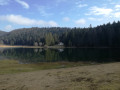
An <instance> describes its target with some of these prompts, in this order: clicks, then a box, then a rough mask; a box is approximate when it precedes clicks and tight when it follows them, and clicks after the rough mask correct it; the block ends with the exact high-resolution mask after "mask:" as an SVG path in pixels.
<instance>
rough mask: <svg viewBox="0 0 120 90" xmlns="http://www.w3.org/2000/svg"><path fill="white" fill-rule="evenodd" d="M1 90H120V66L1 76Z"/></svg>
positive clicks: (118, 64)
mask: <svg viewBox="0 0 120 90" xmlns="http://www.w3.org/2000/svg"><path fill="white" fill-rule="evenodd" d="M0 90H120V62H118V63H110V64H101V65H91V66H80V67H73V68H62V69H52V70H40V71H34V72H26V73H18V74H7V75H0Z"/></svg>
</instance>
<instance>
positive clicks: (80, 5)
mask: <svg viewBox="0 0 120 90" xmlns="http://www.w3.org/2000/svg"><path fill="white" fill-rule="evenodd" d="M87 6H88V5H87V4H79V5H78V6H77V7H79V8H82V7H87Z"/></svg>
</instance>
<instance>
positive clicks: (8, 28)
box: [4, 25, 13, 31]
mask: <svg viewBox="0 0 120 90" xmlns="http://www.w3.org/2000/svg"><path fill="white" fill-rule="evenodd" d="M4 29H5V30H6V31H11V30H12V29H13V27H12V26H11V25H7V26H5V28H4Z"/></svg>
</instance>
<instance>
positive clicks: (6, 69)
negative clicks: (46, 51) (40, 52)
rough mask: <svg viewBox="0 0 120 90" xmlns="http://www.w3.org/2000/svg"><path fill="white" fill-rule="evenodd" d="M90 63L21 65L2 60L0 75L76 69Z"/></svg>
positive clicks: (14, 61) (12, 61) (0, 62)
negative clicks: (68, 68)
mask: <svg viewBox="0 0 120 90" xmlns="http://www.w3.org/2000/svg"><path fill="white" fill-rule="evenodd" d="M88 64H89V63H83V62H79V63H75V62H49V63H37V64H19V62H18V61H16V60H1V61H0V74H11V73H20V72H30V71H36V70H46V69H59V68H67V67H75V66H81V65H88Z"/></svg>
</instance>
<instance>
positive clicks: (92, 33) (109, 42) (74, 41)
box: [0, 21, 120, 47]
mask: <svg viewBox="0 0 120 90" xmlns="http://www.w3.org/2000/svg"><path fill="white" fill-rule="evenodd" d="M60 42H62V43H64V46H66V47H120V21H118V22H113V23H112V24H111V23H107V24H103V25H100V26H97V27H92V26H91V25H90V27H88V28H76V27H75V28H61V27H51V28H37V27H34V28H23V29H18V30H14V31H11V32H9V33H6V34H4V35H2V36H0V44H5V45H29V46H45V45H46V46H54V45H57V44H59V43H60Z"/></svg>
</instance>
